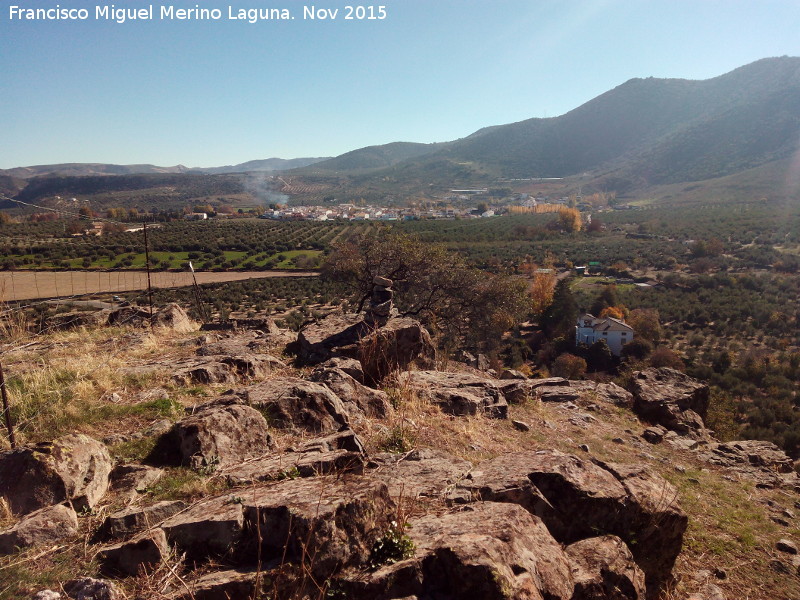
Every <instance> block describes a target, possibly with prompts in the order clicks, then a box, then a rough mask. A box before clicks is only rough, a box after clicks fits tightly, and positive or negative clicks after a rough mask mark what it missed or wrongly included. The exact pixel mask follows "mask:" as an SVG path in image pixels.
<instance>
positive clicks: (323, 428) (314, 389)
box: [237, 377, 350, 433]
mask: <svg viewBox="0 0 800 600" xmlns="http://www.w3.org/2000/svg"><path fill="white" fill-rule="evenodd" d="M237 394H238V395H239V396H240V397H241V398H243V399H244V401H245V402H247V404H250V405H251V406H255V407H256V408H258V409H259V410H261V411H262V412H263V413H264V414H266V415H267V416H268V418H269V422H270V424H271V425H272V426H274V427H278V428H280V429H299V430H305V431H311V432H314V433H330V432H334V431H338V430H339V429H341V428H342V427H343V426H347V425H349V422H350V421H349V419H348V416H347V409H346V408H345V406H344V404H343V403H342V401H341V400H340V399H339V397H338V396H337V395H336V394H334V393H333V392H332V391H331V390H330V389H328V388H327V387H326V386H324V385H321V384H319V383H314V382H312V381H305V380H303V379H298V378H297V377H274V378H272V379H268V380H267V381H263V382H261V383H259V384H256V385H253V386H250V387H247V388H244V389H242V390H240V391H239V392H237Z"/></svg>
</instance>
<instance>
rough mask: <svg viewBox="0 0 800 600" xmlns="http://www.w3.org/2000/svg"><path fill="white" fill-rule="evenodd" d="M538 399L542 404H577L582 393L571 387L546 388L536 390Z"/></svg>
mask: <svg viewBox="0 0 800 600" xmlns="http://www.w3.org/2000/svg"><path fill="white" fill-rule="evenodd" d="M536 397H537V398H539V400H541V401H542V402H575V401H576V400H577V399H578V398H580V397H581V393H580V391H579V390H577V389H575V388H572V387H569V386H544V387H540V388H538V389H537V390H536Z"/></svg>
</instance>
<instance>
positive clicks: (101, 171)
mask: <svg viewBox="0 0 800 600" xmlns="http://www.w3.org/2000/svg"><path fill="white" fill-rule="evenodd" d="M327 158H328V157H323V158H291V159H284V158H267V159H264V160H251V161H249V162H245V163H241V164H238V165H228V166H224V167H208V168H190V167H184V166H183V165H176V166H174V167H158V166H156V165H113V164H104V163H63V164H57V165H35V166H31V167H17V168H14V169H5V170H3V169H0V176H6V177H14V178H17V179H31V178H32V177H42V176H59V177H83V176H91V175H151V174H171V173H206V174H217V173H245V172H251V171H257V172H265V173H273V172H277V171H285V170H287V169H295V168H298V167H305V166H307V165H311V164H314V163H317V162H320V161H323V160H327Z"/></svg>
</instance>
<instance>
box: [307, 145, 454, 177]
mask: <svg viewBox="0 0 800 600" xmlns="http://www.w3.org/2000/svg"><path fill="white" fill-rule="evenodd" d="M447 145H448V142H443V143H438V144H417V143H413V142H392V143H391V144H384V145H382V146H367V147H366V148H359V149H358V150H352V151H350V152H346V153H345V154H342V155H340V156H337V157H336V158H330V159H328V160H325V161H323V162H319V163H317V164H315V165H314V167H313V169H310V171H314V172H316V171H369V170H374V169H380V168H384V167H390V166H392V165H395V164H397V163H400V162H403V161H405V160H408V159H411V158H416V157H419V156H425V155H428V154H431V153H433V152H436V151H437V150H440V149H442V148H445V147H447ZM307 170H308V169H307Z"/></svg>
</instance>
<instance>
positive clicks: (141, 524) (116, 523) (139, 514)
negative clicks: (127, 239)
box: [95, 500, 186, 541]
mask: <svg viewBox="0 0 800 600" xmlns="http://www.w3.org/2000/svg"><path fill="white" fill-rule="evenodd" d="M185 508H186V503H185V502H182V501H180V500H174V501H170V500H164V501H162V502H157V503H156V504H153V505H151V506H145V507H143V508H142V507H129V508H126V509H123V510H120V511H117V512H115V513H113V514H110V515H109V516H107V517H106V519H105V521H103V524H102V525H101V526H100V529H98V531H97V533H96V534H95V539H96V540H99V541H109V540H114V539H122V538H126V537H130V536H132V535H134V534H136V533H139V532H141V531H143V530H145V529H148V528H150V527H154V526H155V525H157V524H158V523H160V522H161V521H163V520H164V519H167V518H169V517H171V516H172V515H174V514H175V513H177V512H180V511H181V510H183V509H185Z"/></svg>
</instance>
